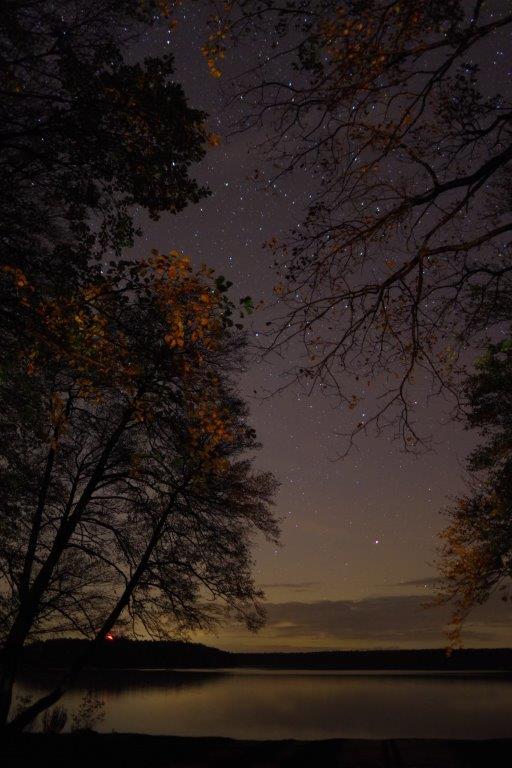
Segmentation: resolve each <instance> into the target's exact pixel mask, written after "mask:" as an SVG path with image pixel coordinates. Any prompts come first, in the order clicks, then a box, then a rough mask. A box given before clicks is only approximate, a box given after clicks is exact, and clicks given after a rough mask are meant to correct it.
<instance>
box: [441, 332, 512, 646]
mask: <svg viewBox="0 0 512 768" xmlns="http://www.w3.org/2000/svg"><path fill="white" fill-rule="evenodd" d="M466 395H467V399H468V404H469V410H468V416H467V423H468V427H469V428H471V429H477V430H479V432H480V434H481V436H482V438H483V442H482V443H481V444H480V445H479V446H478V447H477V448H476V449H475V450H474V451H473V453H472V454H471V455H470V457H469V461H468V469H469V470H470V472H471V473H472V474H473V475H474V477H475V480H474V482H472V483H471V485H470V492H469V493H468V494H467V495H466V496H462V497H460V498H458V499H456V500H455V501H454V502H453V504H452V505H451V506H450V507H449V508H448V510H447V514H448V517H449V524H448V525H447V527H446V528H445V529H444V531H443V532H442V534H441V540H442V548H441V558H440V563H439V565H440V573H441V577H442V582H441V585H440V594H439V601H453V603H454V606H455V609H454V614H453V626H452V630H451V634H450V639H451V642H452V643H453V644H456V643H458V642H459V640H460V631H461V628H462V623H463V621H464V619H465V618H466V616H467V614H468V613H469V611H470V610H471V608H472V607H473V606H474V605H477V604H479V603H483V602H485V601H486V600H487V599H488V598H489V595H490V594H491V592H493V591H494V590H496V589H498V590H500V591H501V592H502V596H503V599H508V596H509V595H510V586H511V578H512V343H511V342H510V341H509V340H507V341H505V342H502V343H501V344H497V345H492V346H490V347H489V349H488V351H487V353H486V354H485V356H483V357H482V358H481V359H480V360H479V361H478V362H477V365H476V370H475V373H474V374H473V375H472V376H470V377H469V379H468V381H467V384H466Z"/></svg>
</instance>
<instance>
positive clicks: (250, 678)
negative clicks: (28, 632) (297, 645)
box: [17, 669, 512, 739]
mask: <svg viewBox="0 0 512 768" xmlns="http://www.w3.org/2000/svg"><path fill="white" fill-rule="evenodd" d="M50 684H51V678H50V676H49V673H32V674H30V675H28V674H26V675H25V676H24V678H23V681H22V683H20V685H19V686H18V689H17V693H18V694H21V695H23V694H26V693H33V694H34V695H39V694H40V693H41V692H42V691H46V690H48V685H50ZM88 689H92V690H94V691H95V692H97V693H98V694H99V695H100V696H101V698H102V699H103V700H104V702H105V715H106V716H105V719H104V721H103V722H102V723H101V725H100V727H99V730H102V731H107V732H109V731H112V730H115V731H120V732H129V731H132V732H139V733H154V734H174V735H180V736H229V737H232V738H237V739H285V738H296V739H323V738H336V737H346V738H369V739H380V738H461V739H483V738H500V737H510V730H511V725H510V722H511V713H512V678H510V677H508V678H507V677H504V676H501V675H499V674H496V675H493V674H484V673H477V674H474V673H468V674H462V673H459V674H457V675H447V674H443V673H439V674H422V673H410V672H407V673H394V674H389V673H385V674H383V673H368V672H364V673H340V672H327V671H322V672H308V671H290V670H286V671H282V672H281V671H279V670H248V669H245V670H232V669H230V670H187V671H170V670H117V671H116V670H114V671H112V670H110V671H94V672H89V673H87V674H86V675H84V676H83V677H82V678H81V680H80V682H79V684H78V685H77V686H76V687H75V688H74V689H73V690H72V691H70V692H69V693H68V694H67V695H66V697H65V698H64V699H63V700H62V704H63V705H64V706H65V707H66V708H67V709H68V711H69V713H70V714H71V713H72V712H73V711H74V710H75V709H76V708H77V706H78V705H79V703H80V701H81V699H82V697H83V695H84V693H85V692H86V691H87V690H88Z"/></svg>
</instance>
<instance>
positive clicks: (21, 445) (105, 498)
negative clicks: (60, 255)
mask: <svg viewBox="0 0 512 768" xmlns="http://www.w3.org/2000/svg"><path fill="white" fill-rule="evenodd" d="M30 300H31V298H30V297H29V298H28V301H30ZM234 309H235V308H234V307H233V305H232V304H231V302H230V300H229V298H228V296H227V293H226V290H225V281H224V280H223V279H221V280H219V279H218V278H215V275H214V274H213V272H212V270H209V269H208V268H206V267H201V268H200V269H199V270H198V271H196V272H194V270H193V269H192V267H191V266H190V264H189V261H188V259H186V258H185V257H183V256H182V255H180V254H178V253H176V252H173V253H171V254H169V255H163V254H160V253H158V252H153V254H152V255H151V257H150V258H149V259H147V260H145V261H141V262H137V263H133V262H122V261H121V262H115V263H112V264H111V266H110V267H109V268H108V269H107V270H106V271H105V274H104V275H102V276H101V278H99V277H98V278H97V280H96V281H95V282H94V283H92V284H90V285H84V286H82V287H81V289H80V292H79V293H78V294H77V295H76V296H74V295H69V296H68V297H67V300H66V301H61V302H60V303H59V304H56V303H55V302H54V301H53V300H52V299H48V300H47V302H46V303H45V304H44V306H43V308H42V309H41V311H40V317H41V323H42V327H43V329H44V333H42V334H41V336H40V338H39V339H38V341H37V343H35V344H34V346H33V348H32V349H31V350H30V351H28V352H27V354H26V355H25V356H24V357H22V358H21V359H20V357H19V356H18V357H17V358H16V360H13V361H12V369H11V375H10V376H9V377H8V378H6V379H5V381H3V382H2V385H1V387H2V392H1V397H2V402H3V403H5V409H4V411H3V412H2V414H1V416H0V419H1V423H2V426H1V429H2V434H3V435H4V439H3V441H2V444H1V455H0V475H1V482H0V487H1V491H0V493H1V494H2V508H3V510H5V513H4V515H5V517H4V519H6V520H7V525H5V533H6V535H5V537H4V538H3V540H2V544H1V547H0V568H1V573H2V587H3V589H2V601H1V603H0V606H1V610H2V615H1V626H2V628H3V634H4V638H5V649H6V654H7V656H6V657H4V658H7V666H8V667H9V661H10V660H11V661H12V664H11V665H10V666H11V668H12V669H14V668H15V661H16V659H18V658H19V654H20V652H21V649H22V647H23V645H24V643H25V642H26V641H27V640H28V639H30V638H32V637H35V636H42V635H45V634H46V635H47V634H55V633H60V632H64V631H73V632H74V633H77V632H78V633H80V634H82V635H84V636H86V637H88V638H90V639H91V641H92V642H91V644H90V647H91V649H92V648H93V647H94V644H95V643H96V644H97V643H99V642H101V641H102V640H103V638H104V636H105V634H106V632H108V631H109V630H110V629H111V628H112V627H113V626H114V625H116V624H117V623H121V624H123V623H124V624H126V625H127V628H128V629H129V630H130V631H131V632H132V633H135V634H137V633H141V632H142V633H145V634H150V635H152V636H166V635H168V634H169V633H173V634H176V633H180V632H184V631H186V630H188V629H191V628H195V627H202V626H210V625H212V624H213V623H215V622H216V621H218V620H219V618H221V616H222V615H223V612H222V605H224V606H225V607H226V608H227V609H228V610H229V611H231V612H232V613H233V614H234V615H235V616H236V617H237V618H239V619H240V620H242V621H244V622H245V623H247V624H248V625H249V626H251V627H257V626H258V625H259V624H260V623H261V621H262V611H261V607H260V605H259V602H258V598H259V597H260V596H261V593H260V592H259V590H257V589H256V587H255V585H254V582H253V579H252V576H251V554H250V549H251V539H252V535H253V533H255V532H260V533H262V534H263V535H264V536H267V537H269V538H271V539H275V538H276V536H277V525H276V522H275V520H274V518H273V516H272V514H271V511H270V504H271V500H272V495H273V493H274V490H275V481H274V479H273V478H272V476H271V475H270V474H268V473H262V472H256V471H254V470H253V469H252V459H250V458H248V457H246V456H245V455H244V454H246V453H247V452H250V453H252V452H253V451H254V449H255V448H257V442H256V436H255V432H254V430H253V429H252V428H251V427H250V426H249V424H248V423H247V420H246V419H247V413H246V407H245V405H244V403H243V402H242V401H241V400H240V398H239V397H238V396H237V395H236V392H235V390H234V383H233V381H232V377H233V374H234V373H236V371H237V370H239V369H240V366H241V365H242V358H243V348H244V338H243V336H242V335H241V334H240V332H239V330H238V329H237V328H236V327H235V325H234V324H233V320H232V319H231V316H232V315H233V312H234ZM62 350H64V352H62ZM16 361H17V367H16ZM20 389H21V390H22V391H25V392H28V393H33V401H34V403H35V406H34V407H33V408H32V398H31V397H28V398H27V402H26V405H25V408H26V411H27V412H26V414H25V418H24V419H23V421H22V422H20V409H19V392H20ZM34 416H35V418H34ZM81 663H83V659H80V660H79V661H78V663H77V664H75V665H74V668H73V670H72V672H71V676H72V674H74V673H75V672H76V670H77V669H78V668H79V667H80V664H81ZM70 679H71V678H70V676H69V675H66V676H65V678H64V681H62V682H61V683H60V684H59V686H58V687H57V688H56V689H55V692H53V693H52V694H51V695H50V696H49V698H45V697H43V700H42V703H41V700H40V702H36V704H35V705H33V706H32V708H31V709H30V716H29V715H26V714H22V715H21V716H19V717H18V718H17V721H16V722H22V723H23V724H24V723H25V722H29V721H30V719H31V718H32V717H33V716H35V715H36V714H38V712H39V711H41V709H42V708H43V709H44V707H45V706H49V705H51V704H53V703H55V701H56V700H58V698H59V696H60V695H61V694H62V691H63V690H64V688H65V686H67V685H68V684H69V680H70ZM11 683H12V681H11ZM24 718H25V719H24ZM27 718H28V719H27Z"/></svg>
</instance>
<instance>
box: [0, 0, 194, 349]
mask: <svg viewBox="0 0 512 768" xmlns="http://www.w3.org/2000/svg"><path fill="white" fill-rule="evenodd" d="M165 5H166V3H165V2H164V1H163V0H162V2H153V0H148V2H140V0H107V1H106V2H101V3H97V2H90V1H86V2H80V1H79V0H62V2H59V3H55V2H51V1H50V0H37V1H36V2H33V1H32V0H7V1H6V2H5V3H3V5H2V14H1V18H0V96H1V98H0V175H1V177H2V188H1V190H0V233H1V237H0V306H1V310H0V321H1V323H2V334H3V339H2V349H3V350H5V349H6V344H7V343H8V342H9V344H12V345H18V344H19V343H20V337H21V339H23V337H24V335H28V336H29V337H32V336H33V335H34V333H35V334H37V333H38V332H40V331H41V327H40V326H39V323H38V319H39V313H36V314H35V315H34V314H30V313H28V311H27V308H26V307H25V308H24V307H23V306H20V304H19V302H18V301H17V297H16V291H17V289H18V288H23V287H25V286H26V285H27V284H28V285H29V286H30V287H31V290H32V291H35V292H36V294H37V295H38V296H40V297H42V298H44V297H45V296H46V295H52V296H54V297H55V298H57V300H58V297H59V295H60V294H62V293H65V292H66V290H67V289H68V287H70V288H71V289H73V287H74V286H76V284H77V283H80V280H81V279H82V277H81V276H82V275H83V273H84V272H85V273H87V272H89V273H90V272H91V270H93V269H95V268H96V269H98V270H99V269H100V268H101V263H102V262H103V261H105V260H106V259H107V260H108V259H109V258H114V257H118V256H119V254H120V252H121V250H122V249H123V248H124V247H125V246H128V245H130V244H132V242H133V239H134V237H135V235H136V234H137V232H138V230H137V227H136V225H135V223H134V213H135V211H136V209H137V208H142V209H145V210H147V211H148V212H149V214H150V215H151V216H152V217H153V218H157V217H158V215H159V213H160V212H162V211H170V212H173V213H176V212H178V211H180V210H182V209H183V208H184V207H185V206H186V205H187V204H188V203H189V202H195V201H197V200H199V199H200V198H202V197H203V196H204V195H206V194H207V190H206V189H204V188H203V187H200V186H198V184H197V183H196V182H195V181H194V180H193V179H191V178H190V176H189V172H190V166H191V164H192V163H194V162H197V161H198V160H200V159H201V158H202V157H203V155H204V145H205V141H206V140H207V138H208V132H207V131H206V128H205V125H204V120H205V115H204V113H202V112H199V111H197V110H193V109H191V108H190V107H189V106H188V105H187V102H186V98H185V95H184V93H183V90H182V88H181V86H180V85H178V84H177V83H176V82H174V81H173V79H172V75H173V68H172V57H171V56H162V57H160V58H151V59H147V60H145V61H144V62H136V63H128V62H127V61H126V50H127V48H128V44H129V43H131V42H133V40H134V39H136V38H137V37H138V36H140V34H141V33H142V32H143V31H145V30H146V29H147V26H148V24H151V23H152V21H153V20H154V19H155V18H156V19H157V18H159V17H161V16H162V13H163V12H164V11H165ZM87 279H89V278H87Z"/></svg>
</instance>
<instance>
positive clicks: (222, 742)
mask: <svg viewBox="0 0 512 768" xmlns="http://www.w3.org/2000/svg"><path fill="white" fill-rule="evenodd" d="M0 764H1V765H2V766H3V768H11V767H16V768H18V766H20V768H21V767H22V766H23V768H28V767H29V766H30V767H31V768H32V766H33V767H34V768H39V766H59V767H60V766H66V768H85V766H87V768H97V767H98V766H101V768H104V767H105V768H106V767H107V766H108V768H132V766H133V768H146V766H148V768H149V767H151V768H234V767H235V766H237V767H238V766H240V768H274V766H290V767H291V766H311V768H324V766H325V767H326V768H330V766H332V767H333V768H473V767H475V768H476V766H479V767H480V766H482V768H500V767H501V766H507V767H508V766H510V765H512V739H500V740H493V741H442V740H424V739H396V740H387V741H362V740H361V741H359V740H356V739H329V740H326V741H234V740H232V739H220V738H202V739H195V738H184V737H179V736H139V735H137V734H101V735H100V734H73V735H59V736H55V735H49V734H23V735H22V736H18V737H16V738H12V739H9V740H8V741H2V742H1V743H0Z"/></svg>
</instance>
